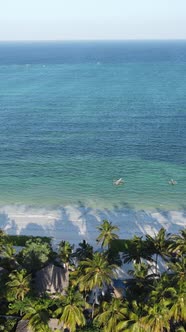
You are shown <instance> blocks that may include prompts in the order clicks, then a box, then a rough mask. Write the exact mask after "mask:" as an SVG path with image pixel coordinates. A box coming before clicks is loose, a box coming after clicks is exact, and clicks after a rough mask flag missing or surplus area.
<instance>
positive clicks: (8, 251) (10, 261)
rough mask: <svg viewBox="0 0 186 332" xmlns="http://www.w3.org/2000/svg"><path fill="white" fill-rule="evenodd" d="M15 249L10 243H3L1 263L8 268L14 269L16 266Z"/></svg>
mask: <svg viewBox="0 0 186 332" xmlns="http://www.w3.org/2000/svg"><path fill="white" fill-rule="evenodd" d="M15 253H16V250H15V249H14V247H13V245H12V244H11V243H5V244H4V246H3V249H2V254H1V256H2V258H3V260H2V265H3V266H4V267H5V268H7V269H8V270H15V269H16V267H17V266H18V262H17V261H16V256H15Z"/></svg>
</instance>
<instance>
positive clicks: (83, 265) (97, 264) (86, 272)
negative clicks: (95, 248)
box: [78, 252, 116, 318]
mask: <svg viewBox="0 0 186 332" xmlns="http://www.w3.org/2000/svg"><path fill="white" fill-rule="evenodd" d="M115 268H116V265H110V264H109V263H108V261H107V259H106V256H105V255H104V254H100V253H98V252H96V253H94V255H93V257H92V259H90V258H87V259H86V260H85V261H82V262H80V266H79V269H80V272H81V274H80V277H79V279H78V282H79V289H80V291H84V292H85V293H86V292H87V291H88V292H89V291H92V290H93V289H97V288H99V289H102V288H104V287H106V286H108V285H109V284H111V282H112V278H114V277H115V271H114V269H115ZM95 303H96V299H95V298H94V299H93V304H92V318H93V317H94V306H95Z"/></svg>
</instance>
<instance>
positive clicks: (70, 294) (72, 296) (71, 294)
mask: <svg viewBox="0 0 186 332" xmlns="http://www.w3.org/2000/svg"><path fill="white" fill-rule="evenodd" d="M56 304H57V306H58V309H57V310H56V311H55V315H56V316H57V317H58V318H59V322H60V323H62V324H63V327H64V329H65V328H68V330H69V331H70V332H75V331H76V327H77V326H84V325H85V324H86V320H85V317H84V314H83V311H84V308H85V307H84V305H85V301H84V299H83V295H82V294H81V293H80V292H79V291H76V290H75V288H74V287H71V288H70V289H69V290H68V291H67V293H66V295H65V296H61V297H60V298H59V299H58V300H57V302H56Z"/></svg>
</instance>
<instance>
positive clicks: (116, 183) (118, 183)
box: [113, 178, 124, 186]
mask: <svg viewBox="0 0 186 332" xmlns="http://www.w3.org/2000/svg"><path fill="white" fill-rule="evenodd" d="M113 184H114V185H115V186H120V185H122V184H124V181H123V179H122V178H120V179H118V180H114V181H113Z"/></svg>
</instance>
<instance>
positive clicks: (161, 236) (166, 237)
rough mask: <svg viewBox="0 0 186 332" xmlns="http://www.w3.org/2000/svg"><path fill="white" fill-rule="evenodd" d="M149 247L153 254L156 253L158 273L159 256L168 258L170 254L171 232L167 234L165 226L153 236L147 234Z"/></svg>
mask: <svg viewBox="0 0 186 332" xmlns="http://www.w3.org/2000/svg"><path fill="white" fill-rule="evenodd" d="M146 241H147V247H148V248H149V252H151V255H153V254H155V255H156V257H155V264H156V274H157V273H158V256H160V257H162V258H163V259H164V260H165V259H167V257H168V256H170V255H169V252H168V246H169V244H170V234H166V230H165V228H163V227H162V228H161V229H160V230H159V232H158V233H157V234H156V235H155V237H152V236H150V235H146Z"/></svg>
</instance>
